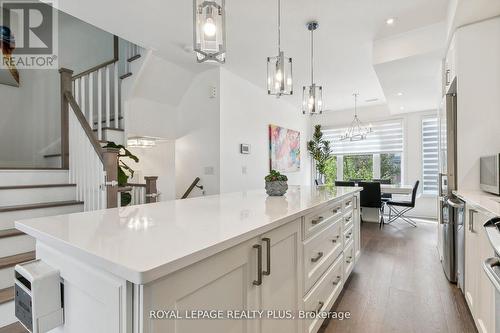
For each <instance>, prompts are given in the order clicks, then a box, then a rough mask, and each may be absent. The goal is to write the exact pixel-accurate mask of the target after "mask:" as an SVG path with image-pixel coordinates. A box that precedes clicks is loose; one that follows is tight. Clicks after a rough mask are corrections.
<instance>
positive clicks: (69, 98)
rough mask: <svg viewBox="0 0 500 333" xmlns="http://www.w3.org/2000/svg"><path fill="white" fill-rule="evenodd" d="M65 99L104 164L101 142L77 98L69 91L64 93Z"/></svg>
mask: <svg viewBox="0 0 500 333" xmlns="http://www.w3.org/2000/svg"><path fill="white" fill-rule="evenodd" d="M64 98H65V99H66V100H67V102H68V103H69V105H70V106H71V109H72V110H73V113H74V114H75V116H76V119H78V122H79V123H80V126H82V128H83V130H84V131H85V134H87V138H88V139H89V141H90V143H91V144H92V147H94V150H95V152H96V153H97V156H99V159H100V160H101V161H102V162H103V163H104V158H103V156H102V148H101V145H100V144H99V141H97V138H96V137H95V135H94V132H93V131H92V128H90V125H89V123H88V122H87V119H85V116H84V115H83V113H82V110H81V109H80V107H79V106H78V103H77V102H76V100H75V98H74V97H73V95H72V94H71V92H69V91H65V92H64Z"/></svg>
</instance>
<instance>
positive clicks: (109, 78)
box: [105, 66, 111, 128]
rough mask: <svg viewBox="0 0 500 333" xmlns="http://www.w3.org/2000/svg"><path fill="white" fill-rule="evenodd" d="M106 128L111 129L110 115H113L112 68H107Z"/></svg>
mask: <svg viewBox="0 0 500 333" xmlns="http://www.w3.org/2000/svg"><path fill="white" fill-rule="evenodd" d="M105 87H106V127H107V128H109V127H111V122H110V113H111V75H110V66H106V82H105Z"/></svg>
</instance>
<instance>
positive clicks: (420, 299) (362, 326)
mask: <svg viewBox="0 0 500 333" xmlns="http://www.w3.org/2000/svg"><path fill="white" fill-rule="evenodd" d="M361 234H362V235H361V239H362V244H361V246H362V255H361V258H360V260H359V262H358V264H357V265H356V268H355V270H354V272H353V273H352V275H351V278H350V279H349V280H348V281H347V285H346V287H345V289H344V292H343V294H342V295H341V297H340V298H339V300H338V301H337V303H336V304H335V306H334V308H333V311H350V312H351V318H350V319H348V320H343V321H339V320H332V321H330V322H329V323H327V324H325V327H324V328H323V330H322V331H323V332H324V333H333V332H336V333H337V332H340V333H348V332H349V333H357V332H360V333H361V332H363V333H376V332H383V333H387V332H398V333H399V332H404V333H410V332H416V333H420V332H422V333H423V332H425V333H428V332H439V333H445V332H450V333H451V332H453V333H458V332H464V333H472V332H477V330H476V328H475V326H474V322H473V319H472V316H471V314H470V312H469V310H468V308H467V304H466V303H465V299H464V297H463V296H462V294H461V292H460V290H459V289H458V288H457V287H456V285H454V284H450V283H449V282H448V281H447V280H446V277H445V276H444V273H443V270H442V267H441V263H440V262H439V256H438V252H437V248H436V245H437V229H436V225H435V224H433V223H419V224H418V228H413V227H411V226H409V225H407V224H406V223H396V224H392V225H387V226H385V227H384V228H383V229H382V230H380V229H379V228H378V224H375V223H364V224H362V227H361Z"/></svg>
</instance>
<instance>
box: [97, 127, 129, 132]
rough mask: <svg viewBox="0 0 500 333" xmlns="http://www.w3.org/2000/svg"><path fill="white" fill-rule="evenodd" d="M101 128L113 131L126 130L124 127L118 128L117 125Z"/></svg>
mask: <svg viewBox="0 0 500 333" xmlns="http://www.w3.org/2000/svg"><path fill="white" fill-rule="evenodd" d="M101 130H103V131H105V130H112V131H120V132H123V131H124V129H123V128H116V127H101ZM93 131H94V132H97V128H96V129H93Z"/></svg>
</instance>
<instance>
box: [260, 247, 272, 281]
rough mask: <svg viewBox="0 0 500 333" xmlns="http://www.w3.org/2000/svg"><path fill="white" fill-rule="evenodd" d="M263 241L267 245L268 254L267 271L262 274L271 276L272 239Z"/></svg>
mask: <svg viewBox="0 0 500 333" xmlns="http://www.w3.org/2000/svg"><path fill="white" fill-rule="evenodd" d="M262 240H263V241H264V242H265V243H266V247H267V253H266V261H267V269H266V270H265V271H264V272H262V274H263V275H271V239H270V238H262Z"/></svg>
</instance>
